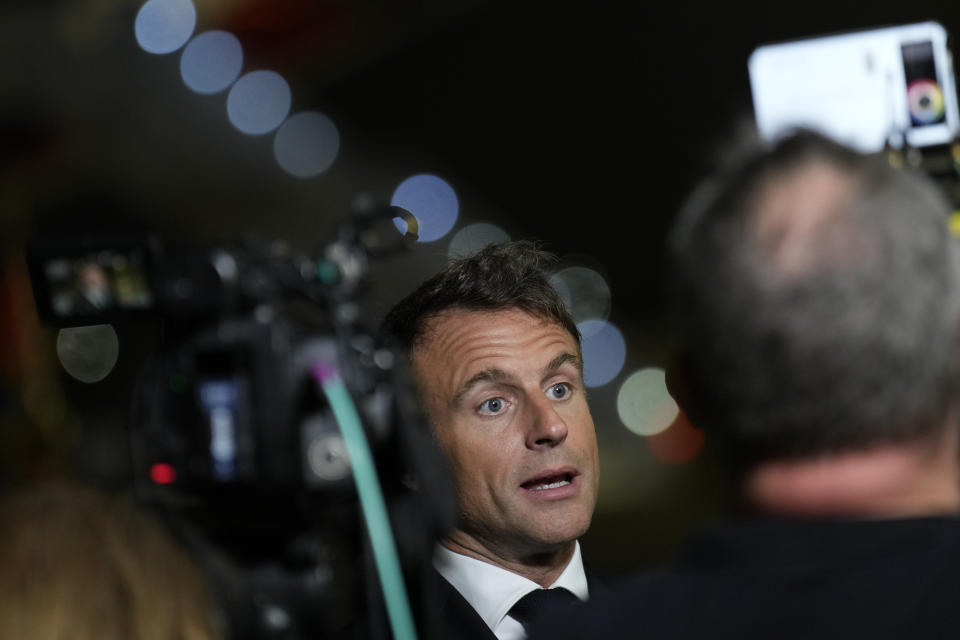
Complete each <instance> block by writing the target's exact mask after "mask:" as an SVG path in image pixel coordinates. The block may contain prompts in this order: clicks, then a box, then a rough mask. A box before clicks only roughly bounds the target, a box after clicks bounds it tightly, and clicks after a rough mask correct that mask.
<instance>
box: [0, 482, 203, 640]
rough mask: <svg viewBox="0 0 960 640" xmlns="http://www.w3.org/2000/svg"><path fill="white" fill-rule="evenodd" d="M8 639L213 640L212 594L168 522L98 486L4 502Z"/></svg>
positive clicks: (0, 617)
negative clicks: (167, 528) (96, 489)
mask: <svg viewBox="0 0 960 640" xmlns="http://www.w3.org/2000/svg"><path fill="white" fill-rule="evenodd" d="M0 567H3V568H2V570H0V637H4V638H20V639H21V640H213V639H214V638H217V637H220V635H219V633H218V632H217V629H218V628H219V623H218V622H217V621H216V619H215V614H214V611H215V610H214V608H213V602H212V597H211V595H210V594H209V593H208V592H207V589H206V585H205V583H204V581H203V579H202V578H201V575H200V573H199V571H198V570H197V569H196V567H195V566H194V565H193V563H192V562H191V559H190V558H189V557H188V556H187V554H186V553H185V552H184V551H183V550H182V549H180V548H179V547H178V546H177V545H176V544H175V543H174V541H173V539H172V538H171V537H170V536H169V535H167V533H166V532H165V531H164V530H163V529H162V528H161V527H160V523H159V522H156V521H154V520H152V519H150V518H149V517H148V516H147V515H146V514H144V513H141V512H139V511H137V510H136V509H135V508H134V507H133V506H132V505H131V504H129V503H127V502H125V501H123V500H121V499H119V498H109V497H107V496H104V495H101V494H99V493H95V492H93V491H91V490H87V489H82V488H77V487H66V486H51V487H43V488H36V489H28V490H23V491H18V492H16V493H12V494H9V495H7V496H4V497H3V498H2V499H0Z"/></svg>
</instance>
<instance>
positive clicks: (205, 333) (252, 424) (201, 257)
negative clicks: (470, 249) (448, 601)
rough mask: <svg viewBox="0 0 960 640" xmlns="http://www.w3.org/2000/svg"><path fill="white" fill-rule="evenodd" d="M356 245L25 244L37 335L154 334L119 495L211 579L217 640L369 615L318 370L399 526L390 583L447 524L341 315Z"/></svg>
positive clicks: (351, 308) (419, 452)
mask: <svg viewBox="0 0 960 640" xmlns="http://www.w3.org/2000/svg"><path fill="white" fill-rule="evenodd" d="M388 221H389V219H388ZM368 229H369V227H360V228H359V230H358V227H357V226H352V227H350V228H348V229H347V230H346V231H343V230H341V233H340V235H339V237H338V238H337V240H336V241H335V242H333V243H331V244H330V245H328V246H327V247H326V249H325V250H324V252H323V254H322V256H321V257H319V258H312V257H310V256H304V255H298V254H294V253H292V252H290V251H288V250H286V249H284V248H282V247H280V246H278V245H273V246H270V247H267V248H260V247H251V246H249V245H245V246H233V247H206V248H200V249H191V250H170V249H168V248H167V247H165V246H164V244H163V242H162V241H161V240H160V239H159V238H158V237H156V236H144V235H140V236H131V235H119V234H105V233H100V234H91V235H85V236H72V237H69V238H50V237H46V238H36V239H34V241H32V242H31V243H30V244H29V246H28V254H27V255H28V268H29V270H30V274H31V280H32V283H33V287H34V293H35V299H36V301H37V307H38V311H39V314H40V316H41V318H42V319H43V320H45V321H47V322H49V323H51V324H54V325H57V326H78V325H87V324H101V323H111V322H123V321H124V320H125V319H128V318H132V317H136V316H150V317H153V318H157V319H158V320H159V326H160V328H161V331H162V340H161V342H162V346H161V348H160V350H159V352H158V353H157V354H156V355H155V356H154V357H152V358H151V359H150V360H149V361H148V362H147V363H146V365H145V366H144V368H143V371H142V374H141V377H140V379H139V381H138V384H137V390H136V392H135V394H134V398H133V399H132V405H131V406H132V411H131V414H130V416H131V419H130V425H129V432H130V443H131V456H132V460H133V469H134V474H135V479H134V484H135V488H136V490H137V492H138V495H139V496H140V497H141V498H142V499H143V500H144V501H145V502H147V503H148V504H150V505H153V506H156V507H158V508H160V509H162V510H163V511H164V513H166V514H168V515H169V520H170V521H171V522H173V523H174V528H175V529H176V530H177V531H178V532H179V534H180V536H181V537H182V538H184V539H185V540H186V541H187V542H188V544H190V546H192V547H193V548H194V550H195V555H197V556H198V557H199V558H200V560H201V561H202V563H203V564H205V568H206V569H207V571H208V573H209V574H211V575H212V576H213V582H214V583H215V585H216V586H217V590H218V592H219V594H220V596H221V599H222V601H223V603H224V607H225V609H226V610H227V614H228V615H227V618H228V621H229V626H230V632H231V637H234V638H238V639H243V638H251V639H252V638H301V637H304V638H305V637H316V638H325V637H335V636H336V635H337V630H338V629H343V628H344V627H349V626H351V625H356V624H357V623H358V621H359V622H360V623H361V624H367V622H368V621H369V620H370V619H371V617H373V618H376V617H377V615H380V614H382V612H381V611H380V610H381V609H382V602H381V600H380V597H379V596H377V595H376V593H375V590H374V591H371V589H370V586H371V585H374V586H375V585H376V584H377V578H376V576H374V575H372V573H371V571H372V570H371V566H372V563H371V562H370V561H369V558H368V557H367V556H368V555H369V552H370V549H369V543H368V542H367V541H366V537H365V535H364V531H365V526H366V523H364V522H363V521H362V518H361V515H360V510H359V508H358V504H357V493H356V491H355V485H354V479H353V478H352V476H351V462H350V457H349V455H348V453H347V447H346V446H345V442H344V437H343V434H342V433H341V429H340V425H338V422H337V419H336V417H335V415H334V411H333V410H332V407H331V405H330V402H329V401H328V399H327V398H326V396H325V394H324V393H323V390H322V388H321V381H320V380H319V379H318V377H317V370H318V368H322V369H324V370H326V371H332V372H335V374H336V375H337V376H338V377H339V379H340V380H342V382H343V384H344V386H345V388H346V389H347V390H348V391H349V395H350V397H351V398H352V401H353V404H354V405H355V408H356V410H357V413H358V415H359V417H360V419H361V421H362V423H363V431H364V433H365V436H366V439H367V442H368V443H369V447H370V449H371V451H372V454H373V459H374V461H375V466H376V472H377V476H378V479H379V484H380V488H381V491H382V493H383V495H384V498H385V501H386V503H387V506H388V507H389V511H390V515H391V516H392V519H393V521H394V523H396V522H402V523H404V524H403V525H401V527H400V529H401V530H397V531H396V539H397V541H398V543H399V544H398V547H399V551H398V555H399V557H400V560H401V562H402V563H403V565H404V568H405V569H411V570H412V569H414V568H415V567H416V566H418V565H419V564H422V563H423V562H429V555H430V553H431V549H432V543H433V540H435V539H436V537H437V536H439V535H441V534H442V532H444V531H445V530H447V529H448V528H449V527H450V526H451V525H452V520H453V507H452V505H453V496H452V494H451V493H450V489H449V486H450V484H449V482H447V481H446V469H445V467H444V465H443V463H442V462H441V457H440V455H439V452H438V451H437V450H436V448H435V443H434V442H433V440H432V438H431V437H430V436H429V434H428V431H427V428H426V427H425V425H424V424H423V420H422V417H421V416H420V415H419V413H418V410H417V408H416V401H415V399H414V394H413V392H412V390H411V389H410V388H409V386H408V385H409V382H408V377H406V376H404V375H402V374H400V369H402V365H401V362H400V360H399V359H398V358H397V356H396V354H395V352H394V351H393V350H392V349H391V348H390V347H389V346H388V345H387V344H385V342H384V340H383V339H382V338H381V337H380V336H379V335H378V334H377V332H376V331H373V330H370V329H369V328H367V327H365V326H364V325H363V324H362V321H361V319H360V315H361V314H360V312H359V307H358V305H357V304H356V302H355V301H354V297H355V293H356V291H357V290H358V287H359V283H360V282H362V278H363V275H364V273H365V268H366V261H367V257H368V255H369V254H370V253H375V252H376V251H379V250H383V247H384V245H383V244H382V243H381V244H379V245H374V250H373V251H371V247H370V245H369V243H365V242H364V239H365V238H369V237H370V235H369V234H366V235H365V233H364V232H365V231H366V230H368ZM392 232H393V233H394V234H396V231H392ZM397 235H398V234H397ZM374 237H375V238H376V237H377V236H374ZM398 246H399V244H398ZM414 485H416V486H418V487H420V489H418V490H417V491H411V490H410V487H411V486H414ZM394 528H395V529H396V528H397V525H396V524H394ZM404 528H405V529H408V530H403V529H404ZM364 587H366V590H364ZM368 635H371V636H372V637H375V634H368Z"/></svg>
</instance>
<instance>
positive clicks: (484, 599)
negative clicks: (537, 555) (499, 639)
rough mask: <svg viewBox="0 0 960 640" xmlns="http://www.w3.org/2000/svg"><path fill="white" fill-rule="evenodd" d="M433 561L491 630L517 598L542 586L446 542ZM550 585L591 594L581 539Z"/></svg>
mask: <svg viewBox="0 0 960 640" xmlns="http://www.w3.org/2000/svg"><path fill="white" fill-rule="evenodd" d="M433 565H434V567H436V569H437V571H438V572H440V575H442V576H443V577H444V578H446V580H447V582H449V583H450V584H452V585H453V586H454V588H455V589H456V590H457V591H459V592H460V595H462V596H463V598H464V599H465V600H466V601H467V602H468V603H470V606H471V607H473V609H474V610H475V611H476V612H477V613H478V614H479V615H480V617H481V618H483V621H484V622H485V623H486V624H487V626H488V627H490V630H491V631H493V630H495V629H496V627H497V625H499V624H500V622H501V621H502V620H503V618H504V617H505V616H506V615H507V613H508V612H509V611H510V608H511V607H512V606H513V605H514V604H516V603H517V600H519V599H520V598H522V597H523V596H525V595H526V594H528V593H530V592H531V591H533V590H535V589H539V588H540V585H538V584H537V583H536V582H534V581H533V580H529V579H527V578H524V577H523V576H520V575H517V574H516V573H513V572H512V571H507V570H506V569H503V568H501V567H498V566H496V565H492V564H490V563H488V562H484V561H483V560H477V559H476V558H470V557H468V556H465V555H463V554H460V553H455V552H453V551H451V550H450V549H447V548H446V547H444V546H442V545H437V548H436V551H435V552H434V555H433ZM550 587H551V588H552V587H563V588H565V589H567V590H569V591H570V592H571V593H572V594H573V595H575V596H577V598H579V599H580V600H586V599H587V598H588V597H589V595H590V594H589V591H588V589H587V574H586V573H585V572H584V570H583V559H582V557H581V556H580V543H579V542H576V543H575V545H574V548H573V555H572V556H571V557H570V562H568V563H567V566H566V568H565V569H564V570H563V572H562V573H561V574H560V577H558V578H557V580H556V581H555V582H554V583H553V584H551V585H550Z"/></svg>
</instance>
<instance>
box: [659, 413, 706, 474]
mask: <svg viewBox="0 0 960 640" xmlns="http://www.w3.org/2000/svg"><path fill="white" fill-rule="evenodd" d="M706 440H707V438H706V434H705V433H704V432H703V429H697V428H696V427H694V426H693V425H691V424H690V421H689V420H687V415H686V414H685V413H684V412H683V411H680V412H679V413H678V414H677V418H676V420H674V421H673V424H671V425H670V426H669V427H667V428H666V429H664V430H663V431H661V432H660V433H658V434H655V435H652V436H650V437H648V438H647V448H649V449H650V452H651V453H652V454H653V455H654V456H655V457H656V458H657V459H658V460H660V462H666V463H667V464H681V463H684V462H689V461H690V460H693V459H694V458H696V457H697V455H698V454H699V453H700V452H701V451H702V450H703V447H704V444H705V443H706Z"/></svg>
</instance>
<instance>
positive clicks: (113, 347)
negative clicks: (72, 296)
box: [57, 324, 120, 383]
mask: <svg viewBox="0 0 960 640" xmlns="http://www.w3.org/2000/svg"><path fill="white" fill-rule="evenodd" d="M119 354H120V342H119V340H117V332H116V331H114V330H113V327H112V326H110V325H109V324H97V325H92V326H89V327H70V328H67V329H61V330H60V332H59V333H58V334H57V357H58V358H60V364H61V365H63V368H64V370H65V371H66V372H67V373H69V374H70V375H71V376H73V377H74V378H76V379H77V380H79V381H80V382H88V383H92V382H100V381H101V380H103V379H104V378H106V377H107V374H109V373H110V372H111V371H112V370H113V367H114V366H115V365H116V364H117V357H118V356H119Z"/></svg>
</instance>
